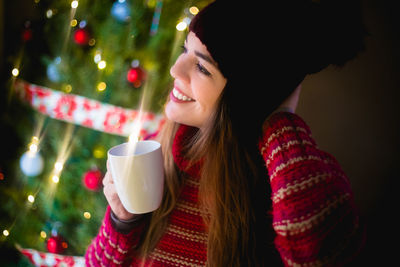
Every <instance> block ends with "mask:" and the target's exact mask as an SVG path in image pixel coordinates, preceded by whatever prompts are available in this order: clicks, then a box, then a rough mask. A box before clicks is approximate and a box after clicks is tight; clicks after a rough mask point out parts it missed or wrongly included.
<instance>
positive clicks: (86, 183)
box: [0, 0, 210, 266]
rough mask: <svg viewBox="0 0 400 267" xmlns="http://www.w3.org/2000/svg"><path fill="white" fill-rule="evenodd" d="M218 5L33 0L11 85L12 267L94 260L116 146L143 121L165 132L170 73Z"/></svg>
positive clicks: (5, 166)
mask: <svg viewBox="0 0 400 267" xmlns="http://www.w3.org/2000/svg"><path fill="white" fill-rule="evenodd" d="M208 2H210V1H167V0H164V1H163V0H117V1H112V0H79V1H71V0H65V1H64V0H63V1H50V0H34V1H30V2H28V3H29V4H30V5H32V7H31V8H32V10H33V11H34V14H35V16H34V17H33V18H27V19H26V21H25V23H24V25H21V28H20V32H19V33H18V34H14V35H12V37H13V38H14V39H13V40H7V41H9V42H10V43H12V44H13V48H12V49H8V52H9V54H8V55H6V62H5V67H4V68H5V73H7V76H6V77H5V78H6V82H5V84H4V86H3V88H2V89H3V90H2V91H1V92H2V93H1V94H2V95H1V100H2V103H1V109H2V113H1V114H2V115H1V118H0V123H1V129H2V130H3V133H5V135H6V136H5V139H3V140H5V142H4V143H6V144H5V147H4V152H3V153H2V156H1V162H0V200H1V203H2V205H1V207H0V211H1V214H2V216H1V217H0V230H1V233H0V234H1V237H0V244H1V248H2V249H1V251H2V255H1V261H2V262H3V263H4V265H5V266H15V265H18V266H30V265H31V264H32V263H35V264H39V263H38V262H42V264H47V265H56V264H60V262H61V261H64V263H65V262H67V263H68V264H67V265H71V266H72V265H74V264H75V265H79V263H80V264H82V256H83V255H84V253H85V250H86V248H87V246H88V245H89V244H90V242H91V240H92V238H93V237H94V236H95V235H96V234H97V231H98V228H99V226H100V224H101V221H102V219H103V216H104V211H105V208H106V205H107V202H106V200H105V198H104V196H103V193H102V190H101V186H102V184H101V181H102V178H103V175H104V172H105V171H106V160H107V150H108V149H109V148H111V147H112V146H114V145H117V144H119V143H123V142H126V141H127V138H128V136H129V134H130V133H131V132H132V129H133V127H134V126H135V124H137V123H138V121H139V120H140V122H141V123H142V124H141V125H142V130H141V132H140V138H145V136H146V135H149V134H152V133H154V132H156V131H157V130H158V129H159V128H160V126H161V125H162V122H163V118H162V115H161V113H162V105H163V101H165V97H166V95H167V93H168V92H169V89H170V88H171V86H172V84H171V81H172V80H171V77H170V75H169V68H170V67H171V65H172V64H173V62H174V60H175V59H176V57H177V55H179V53H180V46H181V45H182V44H183V41H184V38H185V36H186V31H187V26H188V24H189V23H190V20H191V18H192V17H193V16H194V15H195V14H196V13H197V12H198V10H199V9H201V8H202V7H204V6H205V5H206V4H208ZM5 7H6V8H7V5H6V6H5ZM5 12H7V10H6V9H5ZM8 15H10V14H8ZM10 16H11V15H10ZM139 110H143V112H142V113H141V112H139ZM21 252H23V253H21ZM40 253H55V254H59V255H58V256H57V255H54V254H40ZM23 254H25V255H26V256H28V257H25V256H22V255H23ZM49 255H50V256H49ZM66 256H70V257H66ZM73 256H74V257H73ZM28 258H29V259H30V260H28Z"/></svg>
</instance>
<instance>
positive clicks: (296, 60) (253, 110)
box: [189, 0, 366, 127]
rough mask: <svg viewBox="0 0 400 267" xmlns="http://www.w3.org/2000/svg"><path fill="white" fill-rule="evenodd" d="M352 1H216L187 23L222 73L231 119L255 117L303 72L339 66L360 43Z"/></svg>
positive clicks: (272, 105)
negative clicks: (225, 79) (332, 65)
mask: <svg viewBox="0 0 400 267" xmlns="http://www.w3.org/2000/svg"><path fill="white" fill-rule="evenodd" d="M358 4H359V3H358V2H357V1H356V0H320V1H311V0H286V1H256V2H251V3H250V2H249V3H248V4H243V2H241V4H238V3H235V2H234V1H224V0H217V1H215V2H213V3H211V4H209V5H208V6H206V7H205V8H204V9H202V10H201V11H200V12H199V13H198V14H197V15H196V16H195V17H194V18H193V20H192V22H191V24H190V26H189V30H190V31H192V32H193V33H195V35H196V36H197V37H198V38H199V39H200V40H201V42H202V43H203V44H204V45H205V46H206V47H207V50H208V52H209V53H210V54H211V56H212V57H213V59H214V60H215V61H216V62H217V63H218V67H219V69H220V71H221V72H222V74H223V75H224V76H225V77H226V78H227V80H228V83H227V87H226V88H225V89H226V90H224V94H226V98H227V100H228V102H229V105H230V107H231V110H232V112H231V115H233V116H234V117H235V118H236V117H237V116H241V117H242V118H244V119H243V120H240V119H237V122H238V124H239V125H238V126H239V127H241V126H242V125H241V124H243V123H246V125H248V122H249V120H250V119H251V120H253V121H254V124H257V125H256V127H258V126H259V124H260V123H262V121H263V120H264V119H265V118H266V117H267V116H268V115H269V114H270V113H271V112H272V111H273V110H274V109H276V108H277V107H278V106H279V105H280V103H281V102H282V101H283V100H284V99H285V98H286V97H287V96H289V95H290V93H291V92H292V91H293V90H294V89H295V88H296V87H297V85H298V84H299V83H300V82H301V81H302V80H303V79H304V77H305V76H306V75H307V74H310V73H315V72H318V71H320V70H321V69H323V68H325V67H326V66H328V65H330V64H334V65H337V66H342V65H344V64H345V63H346V62H347V61H349V60H350V59H352V58H354V57H355V56H356V54H357V53H358V52H359V51H360V50H362V49H363V47H364V42H363V41H364V36H365V32H366V31H365V29H364V27H363V22H362V19H361V10H360V9H359V7H358Z"/></svg>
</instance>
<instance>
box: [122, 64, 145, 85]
mask: <svg viewBox="0 0 400 267" xmlns="http://www.w3.org/2000/svg"><path fill="white" fill-rule="evenodd" d="M144 75H145V73H144V71H143V70H142V69H141V68H140V67H136V68H131V69H130V70H129V71H128V74H127V75H126V79H127V80H128V82H130V83H132V84H133V86H134V87H136V88H138V87H140V85H142V80H143V79H144Z"/></svg>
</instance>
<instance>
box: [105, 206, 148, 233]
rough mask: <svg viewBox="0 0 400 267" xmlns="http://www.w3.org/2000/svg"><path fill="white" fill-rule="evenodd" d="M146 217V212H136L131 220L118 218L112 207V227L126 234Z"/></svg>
mask: <svg viewBox="0 0 400 267" xmlns="http://www.w3.org/2000/svg"><path fill="white" fill-rule="evenodd" d="M144 217H146V215H145V214H136V215H135V216H134V217H133V218H132V219H130V220H121V219H118V217H117V216H116V215H115V214H114V212H113V211H112V210H111V209H110V221H111V225H112V227H113V228H114V230H115V231H117V232H118V233H121V234H124V235H127V234H129V233H130V232H131V231H132V230H133V229H134V228H135V227H136V226H137V225H138V224H140V223H141V222H142V220H143V219H144Z"/></svg>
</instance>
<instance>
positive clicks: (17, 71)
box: [11, 68, 19, 77]
mask: <svg viewBox="0 0 400 267" xmlns="http://www.w3.org/2000/svg"><path fill="white" fill-rule="evenodd" d="M11 74H12V75H13V76H14V77H17V76H18V75H19V70H18V69H17V68H13V69H12V71H11Z"/></svg>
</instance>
